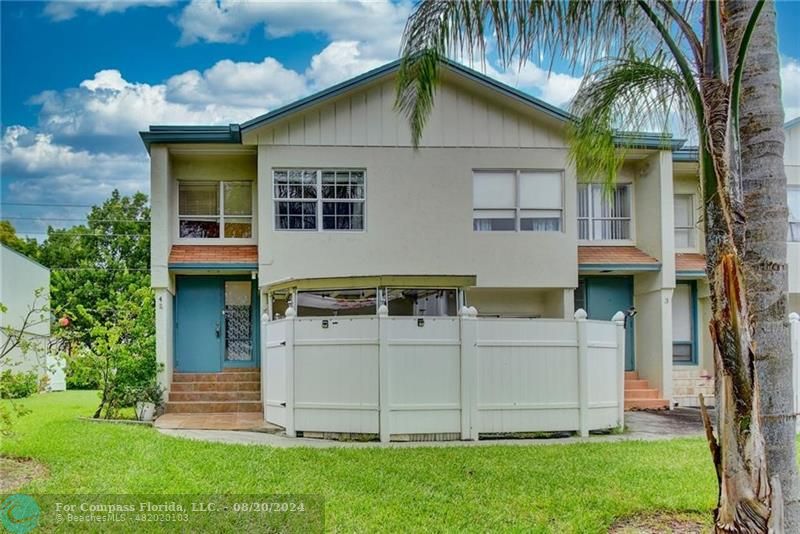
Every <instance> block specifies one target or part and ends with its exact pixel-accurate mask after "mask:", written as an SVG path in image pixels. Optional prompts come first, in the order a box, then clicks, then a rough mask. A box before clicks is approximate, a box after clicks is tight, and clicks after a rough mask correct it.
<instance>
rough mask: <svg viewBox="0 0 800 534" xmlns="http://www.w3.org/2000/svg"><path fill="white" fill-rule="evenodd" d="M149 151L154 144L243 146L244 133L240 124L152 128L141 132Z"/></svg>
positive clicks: (140, 135) (140, 134)
mask: <svg viewBox="0 0 800 534" xmlns="http://www.w3.org/2000/svg"><path fill="white" fill-rule="evenodd" d="M139 137H141V138H142V142H143V143H144V146H145V148H147V151H148V152H150V145H151V144H153V143H163V144H175V143H223V144H237V145H238V144H241V142H242V133H241V130H240V128H239V125H238V124H229V125H227V126H182V125H179V126H150V128H149V129H148V130H147V131H146V132H139Z"/></svg>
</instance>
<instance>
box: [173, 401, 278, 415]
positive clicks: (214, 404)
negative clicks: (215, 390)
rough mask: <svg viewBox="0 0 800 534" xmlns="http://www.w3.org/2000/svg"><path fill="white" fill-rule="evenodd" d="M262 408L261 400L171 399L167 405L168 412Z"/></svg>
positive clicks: (244, 410) (215, 411)
mask: <svg viewBox="0 0 800 534" xmlns="http://www.w3.org/2000/svg"><path fill="white" fill-rule="evenodd" d="M261 410H262V407H261V401H193V402H173V401H169V402H167V406H166V413H232V412H260V411H261Z"/></svg>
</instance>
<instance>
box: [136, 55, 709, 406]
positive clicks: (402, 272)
mask: <svg viewBox="0 0 800 534" xmlns="http://www.w3.org/2000/svg"><path fill="white" fill-rule="evenodd" d="M397 71H398V63H397V62H395V63H391V64H388V65H386V66H384V67H381V68H378V69H376V70H374V71H371V72H369V73H367V74H364V75H362V76H359V77H357V78H354V79H352V80H349V81H347V82H344V83H342V84H339V85H336V86H334V87H332V88H330V89H328V90H325V91H322V92H321V93H318V94H315V95H312V96H310V97H308V98H304V99H302V100H299V101H297V102H295V103H293V104H290V105H288V106H286V107H283V108H280V109H278V110H275V111H272V112H270V113H267V114H266V115H263V116H261V117H257V118H255V119H253V120H251V121H248V122H245V123H242V124H238V125H230V126H226V127H218V126H192V127H184V126H153V127H151V128H150V129H149V131H146V132H142V133H141V137H142V139H143V141H144V143H145V145H146V147H147V149H148V151H149V153H150V157H151V195H152V201H151V202H152V215H151V217H152V251H151V252H152V285H153V287H154V289H155V291H156V307H157V309H156V322H157V357H158V360H159V361H160V362H161V363H163V364H164V372H163V373H162V378H161V380H162V383H163V384H164V385H165V386H166V387H168V388H169V393H168V395H169V403H168V408H167V409H168V411H193V412H223V411H233V412H238V411H254V412H257V411H260V410H261V409H262V406H261V402H260V399H261V397H260V394H259V385H258V382H259V380H260V379H261V378H262V375H263V374H264V373H266V372H267V370H266V369H261V370H259V369H260V360H259V358H260V356H259V337H260V335H261V329H260V327H259V325H260V321H259V318H260V317H261V316H265V317H266V318H268V319H270V320H272V319H276V318H280V317H282V316H283V314H284V313H285V312H286V310H287V309H288V308H289V307H290V306H291V308H292V309H293V310H296V313H297V314H298V316H299V317H304V316H325V317H343V316H348V315H364V314H366V315H374V314H376V312H377V310H378V308H379V307H381V306H382V305H386V306H387V307H388V313H389V315H407V316H420V317H424V316H447V315H456V314H457V313H458V310H460V309H461V308H462V306H464V305H467V306H474V307H475V308H476V309H477V311H478V314H479V315H480V316H489V317H491V316H496V317H530V318H571V317H572V314H573V313H574V311H575V309H576V307H580V308H584V309H586V311H587V312H588V314H589V317H590V318H598V319H604V320H609V319H610V318H611V316H612V315H614V313H615V312H617V311H619V310H623V311H629V312H630V313H629V317H628V320H627V321H626V328H627V354H626V362H625V368H626V370H628V371H631V373H632V374H631V375H630V378H631V379H632V380H631V383H630V384H629V386H630V390H631V396H632V397H631V399H630V403H629V407H666V406H667V405H668V403H669V400H670V399H671V398H672V396H673V394H672V384H673V377H672V370H673V340H672V335H671V333H672V332H673V325H672V322H673V309H672V298H673V290H674V288H675V284H676V266H675V262H676V256H675V253H674V251H675V239H676V234H675V231H674V224H673V195H674V191H673V187H674V182H673V150H674V149H677V148H678V147H680V145H681V142H680V141H672V140H670V139H666V138H664V137H661V136H654V135H621V136H620V137H619V139H618V141H619V144H620V146H621V147H625V157H626V162H625V165H624V167H623V169H622V171H621V173H620V177H619V183H618V185H617V187H616V189H615V191H614V192H613V194H606V193H604V191H603V189H602V188H601V187H600V186H596V185H594V184H585V183H581V180H579V177H577V176H576V175H575V171H574V168H573V167H572V165H571V164H570V162H569V159H568V147H567V142H566V138H565V126H566V124H567V122H568V121H569V120H570V116H569V115H568V114H567V113H566V112H564V111H562V110H559V109H557V108H554V107H552V106H550V105H548V104H546V103H544V102H542V101H540V100H538V99H535V98H533V97H531V96H529V95H527V94H525V93H522V92H520V91H517V90H515V89H513V88H510V87H508V86H506V85H504V84H502V83H500V82H497V81H496V80H493V79H491V78H487V77H486V76H483V75H481V74H479V73H477V72H475V71H472V70H470V69H467V68H465V67H463V66H460V65H457V64H455V63H446V64H445V65H444V66H443V79H442V83H441V86H440V88H439V90H438V94H437V99H436V105H435V108H434V110H433V113H432V115H431V118H430V119H429V121H428V125H427V127H426V130H425V133H424V136H423V139H422V141H421V143H420V146H419V148H418V149H415V148H414V147H413V146H412V143H411V136H410V132H409V128H408V126H407V122H406V120H405V118H404V117H402V116H400V115H399V114H398V113H397V112H396V111H395V109H394V100H395V77H396V74H397ZM695 238H696V239H697V237H695ZM686 248H688V247H686ZM679 260H680V258H679ZM679 278H681V277H679ZM176 372H179V373H180V376H182V377H183V376H186V373H202V375H200V376H202V380H201V382H202V383H191V384H187V383H183V379H181V380H180V381H176V382H173V374H174V373H176ZM217 373H219V374H217ZM225 373H229V374H228V375H227V376H226V375H225ZM633 373H637V374H638V375H634V374H633ZM176 376H178V375H176ZM226 382H230V384H229V385H225V386H221V385H220V383H226ZM214 384H216V385H214ZM206 390H208V392H210V394H207V395H204V394H203V392H204V391H206ZM626 404H628V403H626Z"/></svg>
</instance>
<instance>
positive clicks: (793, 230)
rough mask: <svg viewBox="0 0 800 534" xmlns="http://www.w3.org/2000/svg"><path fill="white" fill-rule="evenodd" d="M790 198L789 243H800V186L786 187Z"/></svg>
mask: <svg viewBox="0 0 800 534" xmlns="http://www.w3.org/2000/svg"><path fill="white" fill-rule="evenodd" d="M786 192H787V195H788V197H789V199H788V200H789V241H795V242H798V241H800V185H790V186H787V187H786Z"/></svg>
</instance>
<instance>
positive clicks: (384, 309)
mask: <svg viewBox="0 0 800 534" xmlns="http://www.w3.org/2000/svg"><path fill="white" fill-rule="evenodd" d="M378 317H389V307H388V306H387V305H386V304H381V305H380V306H378Z"/></svg>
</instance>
